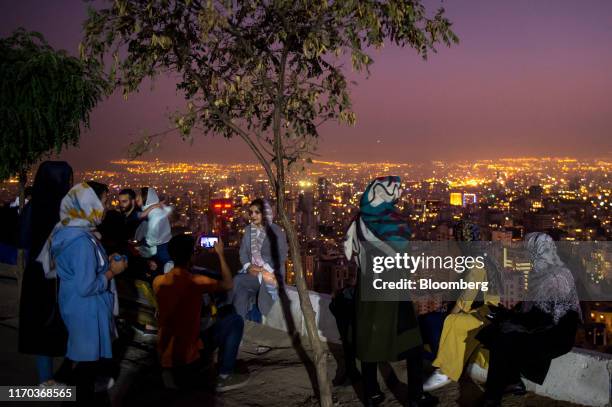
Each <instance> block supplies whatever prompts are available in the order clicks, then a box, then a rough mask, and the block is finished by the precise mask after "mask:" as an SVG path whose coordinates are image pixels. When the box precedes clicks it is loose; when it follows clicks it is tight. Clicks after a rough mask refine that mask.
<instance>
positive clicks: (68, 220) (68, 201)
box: [36, 182, 104, 278]
mask: <svg viewBox="0 0 612 407" xmlns="http://www.w3.org/2000/svg"><path fill="white" fill-rule="evenodd" d="M103 216H104V206H103V205H102V202H100V199H99V198H98V196H97V195H96V193H95V192H94V190H93V188H91V187H90V186H89V184H87V183H86V182H83V183H80V184H77V185H75V186H74V187H72V189H71V190H70V191H68V193H67V194H66V196H65V197H64V199H62V203H61V204H60V221H59V222H58V223H57V224H56V225H55V227H54V228H53V230H52V231H51V234H50V235H49V238H48V239H47V241H46V242H45V245H44V246H43V248H42V250H41V251H40V254H39V255H38V257H37V258H36V260H37V261H38V262H40V263H41V264H42V266H43V270H44V271H45V277H46V278H55V270H53V269H52V267H51V256H50V251H51V236H53V234H54V233H55V232H57V231H58V230H60V229H62V228H65V227H78V228H86V229H88V230H95V228H96V227H97V226H98V225H99V224H100V222H102V217H103Z"/></svg>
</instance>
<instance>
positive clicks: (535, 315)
mask: <svg viewBox="0 0 612 407" xmlns="http://www.w3.org/2000/svg"><path fill="white" fill-rule="evenodd" d="M525 241H526V249H527V251H528V253H529V255H530V257H531V264H532V270H531V272H530V273H529V280H528V283H529V284H528V291H527V296H526V299H525V301H524V302H522V303H519V304H517V306H516V307H515V309H513V310H512V311H511V312H500V313H499V314H501V315H499V316H496V317H495V318H494V321H493V323H492V324H491V325H488V326H487V327H485V328H483V329H482V330H481V331H480V333H479V334H478V335H477V339H478V340H480V341H481V342H482V343H483V345H484V346H485V347H486V348H488V349H489V351H490V359H489V372H488V375H487V383H486V390H485V405H486V406H500V405H501V398H502V395H503V394H504V392H505V391H514V389H515V388H516V387H517V386H520V387H523V385H522V382H521V376H523V377H525V378H527V379H529V380H531V381H533V382H535V383H538V384H542V383H543V382H544V379H545V378H546V374H547V373H548V368H549V367H550V362H551V360H552V359H554V358H557V357H559V356H561V355H564V354H565V353H567V352H569V351H570V350H571V349H572V347H573V345H574V340H575V336H576V329H577V327H578V323H579V321H580V304H579V302H578V295H577V294H576V287H575V285H574V278H573V276H572V273H571V272H570V270H568V268H567V267H566V266H565V264H564V263H563V261H561V259H560V258H559V256H558V255H557V249H556V246H555V242H554V241H553V239H552V238H551V237H550V236H549V235H547V234H545V233H529V234H528V235H527V236H525Z"/></svg>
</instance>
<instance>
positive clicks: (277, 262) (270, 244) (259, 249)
mask: <svg viewBox="0 0 612 407" xmlns="http://www.w3.org/2000/svg"><path fill="white" fill-rule="evenodd" d="M249 218H250V219H251V223H250V224H249V225H247V227H246V228H245V230H244V235H243V236H242V242H241V243H240V262H241V263H242V269H241V270H240V271H239V272H238V274H237V275H236V276H235V277H234V288H233V289H232V291H231V292H230V293H229V296H228V300H229V301H230V302H232V304H234V308H235V309H236V312H237V313H238V315H240V316H242V317H243V318H244V317H246V315H247V313H248V312H249V310H250V309H251V308H252V307H253V306H254V305H255V304H256V305H257V307H258V308H259V311H260V312H261V313H262V314H263V315H266V314H267V313H268V312H269V311H270V309H271V308H272V305H274V302H276V300H277V299H278V284H279V281H280V282H281V283H282V281H283V279H284V275H285V261H286V260H287V238H286V236H285V232H284V231H283V229H281V227H280V226H278V225H277V224H275V223H274V222H272V220H273V219H272V208H271V207H270V204H269V203H268V202H267V201H264V200H263V199H255V200H254V201H253V202H251V204H250V205H249Z"/></svg>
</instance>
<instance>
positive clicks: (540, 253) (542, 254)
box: [524, 232, 580, 324]
mask: <svg viewBox="0 0 612 407" xmlns="http://www.w3.org/2000/svg"><path fill="white" fill-rule="evenodd" d="M525 241H526V242H527V251H528V252H529V255H530V256H531V262H532V270H531V272H530V273H529V288H528V291H527V298H526V301H525V308H524V309H525V311H529V310H530V309H531V307H532V306H536V307H537V308H539V309H540V310H542V311H544V312H546V313H547V314H550V315H551V316H552V317H553V320H554V322H555V324H556V323H557V322H559V319H561V317H563V316H564V315H565V314H566V313H567V312H568V311H576V312H577V313H578V314H579V315H580V303H579V302H578V295H577V293H576V286H575V284H574V277H573V276H572V273H571V272H570V271H569V269H568V268H567V267H566V266H565V264H564V263H563V261H562V260H561V259H560V258H559V255H558V254H557V247H556V246H555V242H554V240H553V239H552V238H551V237H550V236H549V235H547V234H546V233H540V232H537V233H529V234H527V236H525Z"/></svg>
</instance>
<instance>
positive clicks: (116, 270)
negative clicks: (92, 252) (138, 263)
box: [109, 253, 127, 276]
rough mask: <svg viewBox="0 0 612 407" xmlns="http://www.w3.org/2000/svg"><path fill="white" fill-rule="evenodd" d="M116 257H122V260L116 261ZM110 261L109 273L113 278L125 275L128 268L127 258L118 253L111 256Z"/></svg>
mask: <svg viewBox="0 0 612 407" xmlns="http://www.w3.org/2000/svg"><path fill="white" fill-rule="evenodd" d="M115 256H118V257H121V260H119V261H117V260H115ZM109 259H110V266H109V271H110V272H111V273H112V274H113V276H116V275H117V274H121V273H123V272H124V271H125V269H126V268H127V260H126V258H125V257H123V256H121V255H119V254H117V253H113V254H111V255H110V256H109Z"/></svg>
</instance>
